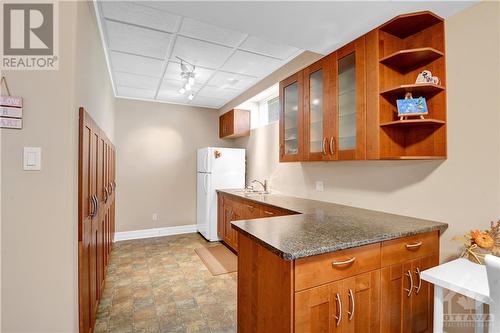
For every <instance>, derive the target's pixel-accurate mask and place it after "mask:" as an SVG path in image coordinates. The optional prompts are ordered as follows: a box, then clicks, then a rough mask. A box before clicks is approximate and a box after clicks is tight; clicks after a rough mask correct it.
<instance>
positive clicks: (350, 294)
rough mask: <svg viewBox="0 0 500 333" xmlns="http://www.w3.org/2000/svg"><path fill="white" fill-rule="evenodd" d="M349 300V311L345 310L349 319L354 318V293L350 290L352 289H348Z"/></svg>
mask: <svg viewBox="0 0 500 333" xmlns="http://www.w3.org/2000/svg"><path fill="white" fill-rule="evenodd" d="M348 295H349V301H350V304H349V305H350V309H349V310H350V311H347V314H348V315H349V321H351V320H352V318H354V306H355V304H354V293H353V292H352V289H349V294H348Z"/></svg>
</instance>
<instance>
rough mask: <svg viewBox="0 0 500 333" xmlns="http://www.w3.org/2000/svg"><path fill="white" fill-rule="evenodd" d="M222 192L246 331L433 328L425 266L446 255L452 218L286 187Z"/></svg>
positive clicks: (222, 228) (222, 229) (222, 226)
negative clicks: (359, 204)
mask: <svg viewBox="0 0 500 333" xmlns="http://www.w3.org/2000/svg"><path fill="white" fill-rule="evenodd" d="M218 196H219V212H220V214H219V226H218V227H219V228H218V230H219V236H220V237H221V238H222V239H223V240H224V242H226V244H227V240H226V236H227V235H230V236H231V237H230V238H231V240H230V243H232V244H230V245H229V246H230V247H231V248H232V249H233V250H234V251H237V252H238V332H241V333H245V332H296V333H299V332H315V333H317V332H432V303H433V302H432V297H433V288H432V286H431V285H430V284H428V283H426V282H424V281H422V280H421V279H420V272H421V271H423V270H425V269H427V268H430V267H432V266H435V265H437V264H438V263H439V235H440V234H441V233H442V232H444V231H445V230H446V228H447V224H445V223H440V222H433V221H428V220H422V219H417V218H411V217H405V216H399V215H394V214H388V213H382V212H376V211H371V210H366V209H360V208H354V207H349V206H344V205H338V204H333V203H327V202H321V201H315V200H308V199H301V198H294V197H289V196H283V195H278V194H249V193H247V192H245V191H242V190H221V191H218ZM227 229H229V230H227ZM381 309H383V311H381Z"/></svg>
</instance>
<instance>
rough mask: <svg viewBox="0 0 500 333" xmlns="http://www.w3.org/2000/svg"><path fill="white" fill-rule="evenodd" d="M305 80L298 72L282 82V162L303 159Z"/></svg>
mask: <svg viewBox="0 0 500 333" xmlns="http://www.w3.org/2000/svg"><path fill="white" fill-rule="evenodd" d="M302 124H303V82H302V72H298V73H296V74H294V75H292V76H290V77H289V78H287V79H285V80H283V81H281V82H280V162H293V161H300V160H302V154H303V152H302V143H303V141H302V140H303V135H302V134H303V125H302Z"/></svg>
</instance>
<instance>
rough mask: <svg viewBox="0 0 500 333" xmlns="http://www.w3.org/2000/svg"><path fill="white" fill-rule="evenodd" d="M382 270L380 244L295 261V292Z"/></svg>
mask: <svg viewBox="0 0 500 333" xmlns="http://www.w3.org/2000/svg"><path fill="white" fill-rule="evenodd" d="M378 268H380V244H371V245H366V246H362V247H357V248H352V249H348V250H343V251H337V252H332V253H326V254H322V255H317V256H312V257H306V258H303V259H298V260H296V261H295V290H303V289H306V288H310V287H313V286H317V285H320V284H323V283H327V282H331V281H335V280H340V279H343V278H346V277H349V276H354V275H356V274H360V273H363V272H369V271H371V270H374V269H378Z"/></svg>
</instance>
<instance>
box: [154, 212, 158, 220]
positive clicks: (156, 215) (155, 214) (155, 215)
mask: <svg viewBox="0 0 500 333" xmlns="http://www.w3.org/2000/svg"><path fill="white" fill-rule="evenodd" d="M158 220H159V216H158V214H157V213H153V221H158Z"/></svg>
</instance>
